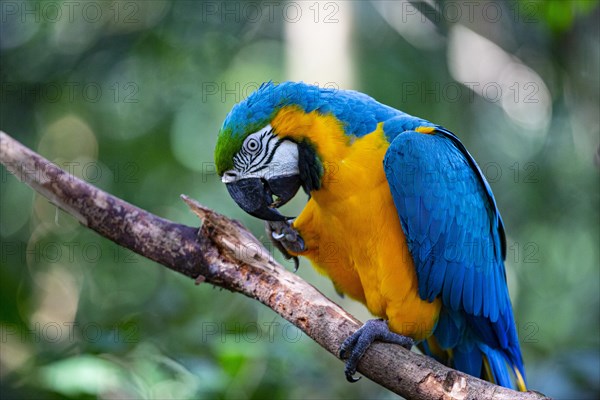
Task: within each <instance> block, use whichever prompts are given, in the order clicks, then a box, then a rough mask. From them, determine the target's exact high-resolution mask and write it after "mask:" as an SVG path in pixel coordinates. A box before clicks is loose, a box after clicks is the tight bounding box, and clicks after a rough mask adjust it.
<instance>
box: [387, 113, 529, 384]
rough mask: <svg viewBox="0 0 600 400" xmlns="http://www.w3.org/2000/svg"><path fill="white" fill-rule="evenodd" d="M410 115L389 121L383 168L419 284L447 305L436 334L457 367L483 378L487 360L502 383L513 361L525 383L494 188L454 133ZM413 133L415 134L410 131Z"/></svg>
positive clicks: (421, 292)
mask: <svg viewBox="0 0 600 400" xmlns="http://www.w3.org/2000/svg"><path fill="white" fill-rule="evenodd" d="M418 126H432V125H431V124H429V123H427V122H424V121H423V120H419V119H414V120H412V121H410V120H409V117H407V116H406V115H404V116H401V117H398V118H394V119H392V120H390V121H387V122H385V124H384V132H385V133H386V136H387V138H388V140H390V142H391V144H390V147H389V149H388V151H387V153H386V156H385V159H384V168H385V173H386V177H387V180H388V183H389V185H390V190H391V192H392V196H393V198H394V203H395V205H396V209H397V211H398V215H399V217H400V222H401V224H402V228H403V230H404V233H405V236H406V239H407V243H408V247H409V250H410V252H411V255H412V256H413V259H414V262H415V267H416V271H417V278H418V280H419V295H420V296H421V298H423V299H427V300H429V301H433V300H434V299H435V298H436V297H438V296H439V297H441V299H442V304H443V307H442V311H441V313H440V317H439V320H438V325H437V327H436V330H435V332H434V335H435V336H436V338H437V340H438V342H439V343H440V345H441V346H442V347H443V348H448V349H453V350H454V351H453V353H454V366H455V367H456V368H458V369H461V370H463V371H465V372H468V373H473V374H474V375H478V371H480V370H481V365H482V359H483V356H485V357H486V359H487V360H488V363H489V364H490V367H491V368H492V372H493V374H494V379H495V380H496V382H497V383H500V384H502V385H505V386H507V385H508V386H510V379H509V374H508V372H507V371H508V369H507V363H508V364H509V365H511V366H512V367H514V368H517V369H518V370H519V372H520V373H521V375H522V376H523V377H524V369H523V362H522V359H521V352H520V348H519V343H518V339H517V335H516V329H515V325H514V319H513V315H512V309H511V305H510V299H509V297H508V290H507V288H506V275H505V271H504V258H505V255H506V240H505V237H504V225H503V222H502V219H501V217H500V214H499V212H498V209H497V206H496V202H495V199H494V197H493V195H492V192H491V188H490V186H489V184H488V183H487V181H486V180H485V178H484V176H483V174H482V173H481V170H480V169H479V167H478V166H477V164H476V163H475V161H474V159H473V158H472V157H471V155H470V154H469V153H468V152H467V150H466V149H465V147H464V146H463V145H462V143H461V142H460V141H459V140H458V138H457V137H456V136H454V134H452V133H451V132H449V131H447V130H445V129H444V128H441V127H438V126H436V127H435V128H436V130H435V132H434V134H423V133H419V132H416V131H414V130H410V129H416V128H417V127H418ZM407 129H409V130H407Z"/></svg>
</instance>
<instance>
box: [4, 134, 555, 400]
mask: <svg viewBox="0 0 600 400" xmlns="http://www.w3.org/2000/svg"><path fill="white" fill-rule="evenodd" d="M0 161H1V163H2V164H3V165H4V166H5V167H6V168H7V169H8V170H9V171H10V172H11V173H13V174H14V175H15V176H17V178H19V179H20V180H22V181H23V182H25V183H27V184H28V185H29V186H31V187H32V188H33V189H34V190H36V191H37V192H39V193H40V194H42V195H44V196H45V197H47V198H48V200H50V201H51V202H52V203H54V204H55V205H56V206H57V207H60V208H61V209H63V210H65V211H66V212H67V213H69V214H71V215H72V216H73V217H75V218H76V219H77V220H78V221H79V222H80V223H81V224H83V225H85V226H87V227H88V228H90V229H93V230H94V231H96V232H98V233H99V234H100V235H102V236H104V237H106V238H108V239H110V240H112V241H114V242H115V243H117V244H119V245H121V246H123V247H125V248H128V249H130V250H132V251H135V252H136V253H138V254H141V255H142V256H144V257H147V258H149V259H151V260H154V261H156V262H157V263H160V264H162V265H164V266H166V267H167V268H170V269H172V270H174V271H177V272H179V273H181V274H183V275H186V276H188V277H190V278H192V279H195V280H196V282H197V283H200V282H203V281H206V282H208V283H211V284H213V285H217V286H220V287H223V288H225V289H228V290H231V291H234V292H239V293H242V294H244V295H246V296H248V297H251V298H253V299H256V300H258V301H260V302H261V303H263V304H265V305H266V306H267V307H269V308H271V309H272V310H273V311H275V312H276V313H278V314H279V315H281V316H282V317H283V318H285V319H286V320H288V321H290V322H291V323H293V324H294V325H296V326H297V327H298V328H300V329H301V330H302V331H303V332H304V333H305V334H306V335H308V336H310V337H311V338H312V339H314V340H315V341H316V342H317V343H319V344H320V345H321V346H322V347H323V348H324V349H325V350H327V351H329V352H330V353H332V354H334V355H336V356H338V349H339V347H340V345H341V343H342V342H343V340H344V339H345V338H346V337H347V336H348V335H350V334H351V333H353V332H354V331H355V330H356V329H358V328H359V327H360V325H361V323H360V322H359V321H357V320H356V319H355V318H354V317H352V316H351V315H350V314H348V313H347V312H345V311H344V310H343V309H341V308H340V307H339V306H338V305H336V304H335V303H333V302H332V301H330V300H329V299H327V298H326V297H325V296H323V294H321V293H320V292H319V291H318V290H317V289H315V288H314V287H313V286H311V285H310V284H308V283H307V282H305V281H304V280H302V279H301V278H300V277H299V276H297V275H295V274H293V273H291V272H289V271H287V270H286V269H284V268H283V267H282V266H280V265H279V264H278V263H277V262H275V261H274V260H273V258H272V256H271V255H270V254H269V252H268V250H266V249H265V248H264V247H263V246H262V245H261V243H260V242H259V241H258V240H257V239H256V238H255V237H254V236H252V234H251V233H250V232H249V231H248V230H246V229H245V228H244V227H243V226H242V225H241V224H240V223H239V222H237V221H234V220H231V219H229V218H227V217H225V216H223V215H221V214H219V213H217V212H215V211H213V210H210V209H208V208H206V207H204V206H202V205H200V204H199V203H197V202H196V201H194V200H192V199H190V198H189V197H187V196H183V195H182V198H183V200H184V201H185V202H186V203H187V204H188V206H189V207H190V208H191V210H192V211H193V212H194V213H195V214H196V215H198V217H199V218H200V219H201V221H202V222H201V227H200V228H199V229H198V228H192V227H189V226H185V225H181V224H177V223H174V222H171V221H168V220H165V219H163V218H160V217H158V216H156V215H153V214H151V213H149V212H147V211H144V210H142V209H140V208H138V207H136V206H134V205H131V204H129V203H127V202H125V201H123V200H121V199H119V198H116V197H114V196H111V195H109V194H108V193H106V192H103V191H102V190H99V189H97V188H95V187H94V186H92V185H90V184H88V183H86V182H84V181H82V180H80V179H78V178H76V177H74V176H72V175H69V174H68V173H67V172H65V171H63V170H61V169H60V168H58V167H57V166H55V165H54V164H52V163H50V162H49V161H48V160H46V159H44V158H43V157H41V156H39V155H38V154H36V153H35V152H33V151H31V150H29V149H28V148H26V147H25V146H23V145H21V144H20V143H19V142H17V141H16V140H14V139H12V138H11V137H10V136H8V135H7V134H5V133H4V132H0ZM358 371H359V373H361V374H362V375H364V376H366V377H368V378H369V379H371V380H373V381H374V382H377V383H378V384H380V385H382V386H384V387H386V388H388V389H389V390H391V391H393V392H395V393H397V394H399V395H402V396H404V397H405V398H407V399H415V400H416V399H419V400H431V399H499V400H500V399H502V400H504V399H505V400H520V399H522V400H525V399H528V400H533V399H547V398H548V397H546V396H544V395H542V394H540V393H537V392H532V391H530V392H526V393H520V392H515V391H513V390H510V389H506V388H502V387H499V386H496V385H493V384H491V383H488V382H485V381H482V380H480V379H477V378H474V377H472V376H469V375H466V374H463V373H461V372H458V371H455V370H452V369H450V368H447V367H445V366H443V365H441V364H439V363H438V362H436V361H434V360H433V359H431V358H429V357H426V356H423V355H420V354H417V353H414V352H409V351H406V350H405V349H403V348H401V347H400V346H396V345H390V344H384V343H375V344H373V345H372V346H371V347H370V348H369V350H368V351H367V352H366V354H365V356H364V357H363V358H362V360H361V361H360V363H359V366H358ZM340 379H344V374H343V368H342V365H341V364H340Z"/></svg>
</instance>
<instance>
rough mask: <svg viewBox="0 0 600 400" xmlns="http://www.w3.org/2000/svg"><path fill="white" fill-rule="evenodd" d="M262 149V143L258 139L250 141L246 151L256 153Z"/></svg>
mask: <svg viewBox="0 0 600 400" xmlns="http://www.w3.org/2000/svg"><path fill="white" fill-rule="evenodd" d="M259 148H260V143H259V142H258V140H256V139H250V140H248V141H247V142H246V149H247V150H248V151H251V152H253V153H254V152H256V151H257V150H258V149H259Z"/></svg>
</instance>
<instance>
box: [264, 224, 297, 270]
mask: <svg viewBox="0 0 600 400" xmlns="http://www.w3.org/2000/svg"><path fill="white" fill-rule="evenodd" d="M265 229H266V230H267V234H268V235H269V237H270V238H271V241H272V242H273V244H274V245H275V247H276V248H277V249H278V250H279V251H280V252H281V254H283V256H284V257H285V259H286V260H290V259H291V260H293V261H294V272H297V271H298V268H299V267H300V262H299V260H298V257H297V256H295V255H292V254H290V252H291V253H299V252H302V251H304V250H306V246H305V245H304V240H303V239H302V237H301V236H300V234H299V233H298V231H297V230H295V229H294V228H293V227H292V224H291V221H266V223H265Z"/></svg>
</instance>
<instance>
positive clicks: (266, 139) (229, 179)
mask: <svg viewBox="0 0 600 400" xmlns="http://www.w3.org/2000/svg"><path fill="white" fill-rule="evenodd" d="M382 107H383V108H382ZM368 110H370V111H369V112H368ZM392 110H393V109H391V108H389V107H385V106H382V105H381V104H379V103H377V102H375V100H373V99H372V98H370V97H368V96H366V95H364V94H361V93H358V92H351V91H343V90H336V89H325V88H319V87H317V86H313V85H307V84H305V83H296V82H285V83H281V84H278V85H275V84H273V83H271V82H269V83H265V84H263V85H261V87H260V88H259V89H258V90H257V91H255V92H254V93H252V94H251V95H250V96H248V97H247V98H246V99H245V100H243V101H242V102H240V103H238V104H236V105H235V106H234V107H233V109H232V110H231V111H230V113H229V114H228V115H227V117H226V118H225V122H224V123H223V126H222V128H221V130H220V131H219V136H218V139H217V145H216V149H215V163H216V169H217V173H218V174H219V176H220V177H221V180H222V181H223V183H225V184H226V185H227V190H228V191H229V194H230V195H231V197H232V198H233V200H234V201H235V202H236V203H237V204H238V205H239V206H240V207H241V208H242V209H243V210H244V211H246V212H247V213H249V214H251V215H253V216H255V217H257V218H260V219H263V220H269V221H283V220H286V219H288V217H285V216H283V215H281V214H280V213H279V212H278V211H277V208H278V207H280V206H282V205H284V204H286V203H287V202H288V201H289V200H291V199H292V198H293V197H294V195H296V193H297V192H298V190H299V189H300V187H302V188H304V190H305V191H306V193H308V194H309V195H310V193H311V192H312V191H314V190H319V188H320V187H321V185H322V177H323V173H324V166H323V165H324V156H330V157H335V155H334V154H332V153H333V152H334V151H336V150H335V149H336V148H338V149H339V148H340V146H338V144H340V143H339V142H340V141H341V142H347V143H350V142H351V141H352V140H353V139H352V136H354V137H356V136H361V135H364V134H366V133H368V132H371V131H372V130H374V129H375V127H376V125H377V121H376V120H377V119H380V118H377V117H383V114H389V113H391V112H392ZM359 111H362V112H359ZM375 111H377V112H375ZM377 113H378V114H381V115H375V114H377ZM342 144H343V143H342ZM341 147H344V146H341Z"/></svg>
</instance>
